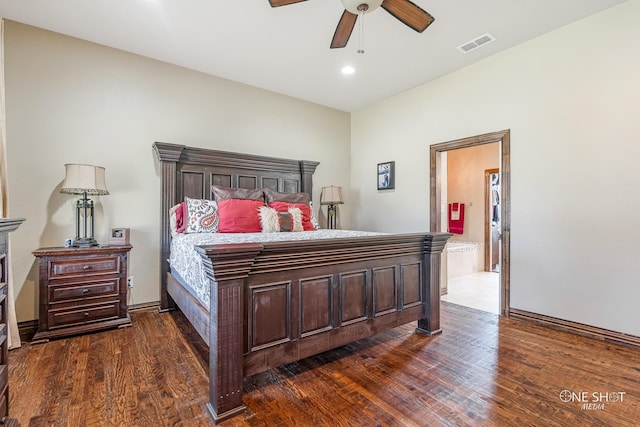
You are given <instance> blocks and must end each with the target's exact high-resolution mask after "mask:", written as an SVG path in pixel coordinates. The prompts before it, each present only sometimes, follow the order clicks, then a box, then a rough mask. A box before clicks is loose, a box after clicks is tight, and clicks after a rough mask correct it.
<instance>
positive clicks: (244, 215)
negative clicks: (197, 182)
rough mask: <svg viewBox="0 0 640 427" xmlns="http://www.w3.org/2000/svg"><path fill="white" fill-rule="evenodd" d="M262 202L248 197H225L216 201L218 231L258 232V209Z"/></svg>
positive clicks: (260, 229)
mask: <svg viewBox="0 0 640 427" xmlns="http://www.w3.org/2000/svg"><path fill="white" fill-rule="evenodd" d="M260 206H264V202H261V201H259V200H248V199H226V200H220V201H218V216H219V217H220V223H219V224H218V232H219V233H260V232H261V231H262V226H261V225H260V216H259V215H258V210H259V209H260Z"/></svg>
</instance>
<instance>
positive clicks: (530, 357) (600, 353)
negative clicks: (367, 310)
mask: <svg viewBox="0 0 640 427" xmlns="http://www.w3.org/2000/svg"><path fill="white" fill-rule="evenodd" d="M132 323H133V326H132V327H130V328H125V329H121V330H112V331H104V332H100V333H94V334H88V335H83V336H78V337H73V338H66V339H60V340H56V341H51V342H49V343H47V344H39V345H34V346H32V345H29V344H25V345H24V346H23V347H22V348H21V349H17V350H12V351H11V352H10V353H9V363H10V365H9V366H10V372H9V376H10V414H11V416H12V417H15V418H17V419H18V421H19V422H20V424H21V425H23V426H29V427H39V426H74V427H75V426H109V427H110V426H127V427H129V426H188V427H191V426H212V425H213V422H212V421H211V418H210V416H209V413H208V411H207V409H206V402H207V396H208V375H207V358H208V349H207V348H206V346H205V345H204V344H203V342H202V340H201V339H200V338H199V337H198V335H197V333H195V332H194V331H193V329H192V328H191V327H190V325H188V322H186V320H185V319H184V316H182V315H181V313H158V312H155V311H140V312H134V313H133V315H132ZM442 325H443V329H444V332H443V334H442V335H438V336H435V337H427V336H424V335H420V334H416V333H414V329H415V325H406V326H402V327H399V328H396V329H393V330H391V331H388V332H386V333H384V334H380V335H378V336H375V337H372V338H370V339H367V340H362V341H358V342H356V343H353V344H349V345H347V346H344V347H340V348H337V349H335V350H333V351H329V352H326V353H323V354H320V355H317V356H314V357H311V358H307V359H304V360H301V361H299V362H296V363H291V364H288V365H284V366H282V367H280V368H277V369H272V370H269V371H267V372H264V373H262V374H258V375H254V376H252V377H249V378H246V379H245V381H244V398H243V400H244V403H245V405H246V406H247V411H246V412H245V413H244V414H242V415H240V416H237V417H234V418H232V419H230V420H227V421H225V422H223V423H221V425H222V426H250V427H258V426H273V425H278V426H320V425H331V426H403V427H404V426H425V425H430V426H431V425H433V426H541V425H544V426H563V427H564V426H574V425H575V426H604V425H606V426H635V425H637V420H638V419H640V381H639V378H640V352H638V351H637V350H635V349H632V348H628V347H622V346H618V345H614V344H609V343H605V342H603V341H597V340H592V339H588V338H585V337H580V336H576V335H570V334H567V333H564V332H560V331H556V330H553V329H546V328H542V327H539V326H536V325H534V324H530V323H526V322H520V321H517V320H510V319H503V318H498V317H497V316H495V315H493V314H489V313H484V312H480V311H477V310H473V309H468V308H465V307H461V306H457V305H454V304H448V303H443V306H442ZM563 390H568V391H570V392H573V393H574V394H575V395H574V396H573V398H572V399H573V400H569V401H563V400H562V399H561V398H560V394H561V392H562V391H563ZM582 392H585V393H587V394H588V399H586V400H589V401H588V402H578V401H577V400H576V396H578V395H580V393H582ZM612 392H614V393H618V394H617V395H616V396H618V400H617V401H615V402H613V401H607V402H604V405H603V406H601V407H591V408H589V407H585V408H583V405H584V404H587V405H588V404H598V403H601V402H592V400H593V398H592V393H603V394H604V395H606V396H607V398H608V396H613V395H614V394H611V393H612ZM620 393H624V394H620ZM580 396H582V395H580Z"/></svg>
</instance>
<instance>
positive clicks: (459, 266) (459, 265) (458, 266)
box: [445, 240, 484, 279]
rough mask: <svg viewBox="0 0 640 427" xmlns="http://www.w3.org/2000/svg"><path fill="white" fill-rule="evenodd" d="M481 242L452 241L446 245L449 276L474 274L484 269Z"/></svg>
mask: <svg viewBox="0 0 640 427" xmlns="http://www.w3.org/2000/svg"><path fill="white" fill-rule="evenodd" d="M481 248H482V244H481V243H479V242H461V241H455V240H454V241H450V242H448V243H447V246H446V247H445V252H446V258H447V261H446V263H447V278H449V279H454V278H456V277H462V276H467V275H469V274H474V273H477V272H479V271H482V270H483V269H484V257H483V253H482V252H481Z"/></svg>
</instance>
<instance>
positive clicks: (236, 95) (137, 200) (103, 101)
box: [5, 21, 352, 321]
mask: <svg viewBox="0 0 640 427" xmlns="http://www.w3.org/2000/svg"><path fill="white" fill-rule="evenodd" d="M5 38H6V41H5V74H6V90H7V97H6V111H7V142H8V144H7V145H8V147H7V150H8V161H9V165H8V169H9V195H10V201H9V209H10V214H11V215H12V216H17V217H26V219H27V221H26V222H25V223H24V224H23V226H22V227H21V228H20V230H18V231H17V232H16V233H14V235H13V240H12V244H13V259H12V265H13V268H14V280H15V283H16V311H17V316H18V321H25V320H31V319H35V318H37V317H38V315H37V290H36V282H37V276H36V271H37V270H36V268H35V264H34V258H33V256H32V255H31V251H33V250H34V249H37V248H38V247H43V246H57V245H61V244H63V242H64V239H65V237H73V234H74V221H75V220H74V213H75V212H74V207H73V205H74V203H75V197H72V196H70V195H65V194H60V193H59V190H60V187H61V185H62V181H63V179H64V164H65V163H76V162H77V163H89V164H97V165H101V166H104V167H105V168H106V174H107V186H108V188H109V191H110V192H111V194H110V195H109V196H103V197H100V198H97V199H96V201H97V205H98V212H97V215H96V221H97V224H96V225H97V232H96V237H97V238H98V240H100V241H105V240H106V239H107V238H108V230H109V228H110V227H129V228H130V229H131V243H132V244H133V246H134V249H133V251H132V253H131V256H130V274H132V275H134V276H135V287H134V289H133V290H132V292H131V293H130V298H129V304H140V303H145V302H153V301H158V299H159V227H160V212H159V206H160V179H159V171H158V167H157V164H156V163H155V159H154V156H153V154H152V151H151V145H152V143H153V142H154V141H164V142H173V143H178V144H185V145H192V146H198V147H208V148H215V149H221V150H228V151H238V152H245V153H255V154H262V155H268V156H276V157H287V158H294V159H306V160H316V161H319V162H320V166H319V167H318V169H317V172H316V175H315V188H314V200H316V202H317V201H318V200H319V194H320V188H321V187H322V186H325V185H330V184H334V185H341V186H344V187H347V188H348V187H349V179H350V177H349V163H350V158H349V155H350V153H349V138H350V122H349V115H348V114H347V113H344V112H340V111H337V110H333V109H329V108H326V107H322V106H318V105H315V104H310V103H307V102H302V101H299V100H296V99H293V98H290V97H286V96H282V95H278V94H274V93H271V92H267V91H263V90H259V89H256V88H252V87H249V86H246V85H241V84H238V83H233V82H230V81H228V80H223V79H220V78H216V77H212V76H208V75H205V74H201V73H197V72H193V71H189V70H186V69H183V68H179V67H176V66H172V65H168V64H165V63H161V62H158V61H154V60H150V59H147V58H143V57H140V56H136V55H132V54H128V53H125V52H122V51H118V50H115V49H111V48H107V47H103V46H99V45H96V44H92V43H89V42H85V41H81V40H77V39H73V38H69V37H66V36H63V35H60V34H55V33H52V32H48V31H44V30H41V29H37V28H34V27H30V26H26V25H22V24H18V23H15V22H11V21H7V23H6V29H5ZM345 197H346V198H347V200H346V204H345V205H342V206H341V207H340V219H341V223H342V226H343V227H349V226H350V225H351V223H352V221H351V219H350V218H351V216H350V206H349V199H348V193H347V195H346V196H345ZM319 210H320V209H319V203H317V204H316V211H319ZM322 213H323V214H325V213H326V210H323V211H322Z"/></svg>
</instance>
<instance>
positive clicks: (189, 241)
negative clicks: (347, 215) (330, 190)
mask: <svg viewBox="0 0 640 427" xmlns="http://www.w3.org/2000/svg"><path fill="white" fill-rule="evenodd" d="M381 234H384V233H374V232H370V231H353V230H325V229H320V230H316V231H305V232H300V233H194V234H178V235H176V236H174V237H173V239H172V240H171V256H170V258H169V264H170V266H171V272H172V273H174V275H175V274H176V273H177V275H178V276H179V278H180V279H181V282H182V283H183V284H186V285H187V287H188V288H190V289H189V290H190V291H191V294H192V295H193V296H194V297H196V298H197V299H198V300H199V301H200V302H201V303H202V304H204V306H205V307H207V308H208V307H209V288H210V287H209V280H208V279H207V275H206V273H205V271H204V267H203V264H202V258H201V257H200V255H198V254H197V253H196V251H195V249H194V247H195V246H199V245H215V244H220V243H254V242H258V243H262V242H280V241H287V240H316V239H335V238H347V237H360V236H378V235H381Z"/></svg>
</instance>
